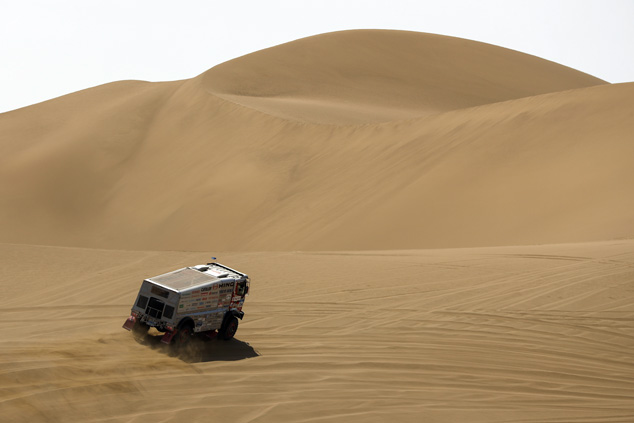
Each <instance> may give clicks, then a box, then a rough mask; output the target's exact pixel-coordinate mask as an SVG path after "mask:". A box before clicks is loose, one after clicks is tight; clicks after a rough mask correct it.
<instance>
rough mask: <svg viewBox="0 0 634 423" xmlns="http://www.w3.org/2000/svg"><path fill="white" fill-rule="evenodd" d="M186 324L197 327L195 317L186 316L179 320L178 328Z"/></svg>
mask: <svg viewBox="0 0 634 423" xmlns="http://www.w3.org/2000/svg"><path fill="white" fill-rule="evenodd" d="M186 326H191V328H192V329H194V328H195V327H196V324H195V323H194V319H192V318H191V317H184V318H183V319H182V320H181V321H180V322H178V325H177V326H176V328H177V329H182V328H184V327H186Z"/></svg>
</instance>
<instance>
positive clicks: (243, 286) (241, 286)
mask: <svg viewBox="0 0 634 423" xmlns="http://www.w3.org/2000/svg"><path fill="white" fill-rule="evenodd" d="M246 287H247V283H246V282H240V283H239V284H238V295H239V296H243V295H244V291H245V289H246Z"/></svg>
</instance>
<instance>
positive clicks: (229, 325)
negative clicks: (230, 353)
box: [219, 316, 238, 341]
mask: <svg viewBox="0 0 634 423" xmlns="http://www.w3.org/2000/svg"><path fill="white" fill-rule="evenodd" d="M237 331H238V318H237V317H236V316H227V318H226V319H225V323H224V324H223V325H222V327H221V328H220V333H219V335H220V337H221V338H222V339H224V340H225V341H228V340H230V339H231V338H233V336H234V335H235V334H236V332H237Z"/></svg>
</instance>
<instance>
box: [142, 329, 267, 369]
mask: <svg viewBox="0 0 634 423" xmlns="http://www.w3.org/2000/svg"><path fill="white" fill-rule="evenodd" d="M134 339H135V340H136V341H137V342H138V343H140V344H142V345H147V346H149V347H150V348H152V349H154V350H158V351H160V352H162V353H164V354H167V355H170V356H174V357H178V358H179V359H181V360H183V361H185V362H187V363H206V362H211V361H237V360H244V359H247V358H253V357H258V356H259V355H260V354H259V353H258V352H257V351H256V350H255V349H254V348H253V347H252V346H251V345H249V344H248V343H246V342H243V341H240V340H239V339H236V338H233V339H231V340H229V341H224V340H219V339H207V338H205V337H197V338H195V339H193V340H192V341H191V342H190V343H189V344H188V345H187V346H186V347H184V348H183V349H182V350H180V351H178V352H176V351H175V350H174V348H173V347H172V346H170V345H165V344H163V343H161V337H160V336H152V335H149V334H148V335H143V336H135V338H134Z"/></svg>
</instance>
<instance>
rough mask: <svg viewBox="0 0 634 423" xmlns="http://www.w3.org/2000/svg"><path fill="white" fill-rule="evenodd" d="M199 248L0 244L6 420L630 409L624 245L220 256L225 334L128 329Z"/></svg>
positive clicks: (630, 267) (610, 412)
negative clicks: (186, 353) (234, 283)
mask: <svg viewBox="0 0 634 423" xmlns="http://www.w3.org/2000/svg"><path fill="white" fill-rule="evenodd" d="M207 258H208V256H207V255H206V254H205V253H198V252H197V253H188V252H152V251H116V250H94V249H78V248H66V247H42V246H28V245H11V244H1V245H0V278H1V280H2V281H3V295H2V296H1V297H0V313H1V319H2V322H3V325H2V328H1V329H0V339H2V342H1V343H0V415H1V416H2V421H7V422H44V421H46V422H139V423H141V422H147V421H157V422H184V421H192V422H207V421H212V419H213V421H218V420H224V421H231V422H282V421H288V422H291V421H292V422H319V421H342V422H343V421H345V422H385V421H403V422H421V421H425V422H522V423H528V422H587V423H589V422H632V421H634V402H633V401H632V398H634V360H633V353H632V351H633V347H634V300H633V298H634V295H633V294H634V241H632V240H615V241H606V242H596V243H579V244H560V245H542V246H526V247H495V248H468V249H445V250H443V249H437V250H395V251H364V252H274V253H256V252H253V253H245V252H242V253H223V254H220V259H221V262H223V263H226V264H229V265H231V266H234V267H235V268H237V269H240V270H243V271H245V272H247V273H249V274H250V276H251V277H252V279H253V284H252V291H251V295H250V297H249V298H248V301H247V303H246V305H245V312H246V316H245V319H244V320H243V322H242V323H241V326H240V329H239V330H238V333H237V336H236V339H234V340H232V341H229V342H225V341H208V342H201V343H200V344H199V345H198V349H197V350H196V351H194V352H193V353H192V357H191V358H190V359H188V360H182V359H179V358H176V357H172V356H170V355H169V354H168V352H167V351H166V350H165V349H164V348H162V347H161V346H160V344H158V342H157V339H156V338H153V337H147V338H146V339H135V338H134V337H133V335H132V334H131V333H130V332H127V331H125V330H123V329H122V328H121V325H122V324H123V322H124V320H125V318H126V317H127V316H128V312H129V309H130V307H131V305H132V302H133V301H134V298H135V295H136V291H137V289H138V287H139V285H140V282H141V280H142V279H143V278H144V277H149V276H153V275H156V274H160V273H162V272H165V271H169V270H172V269H175V268H178V267H182V266H186V265H193V264H197V263H202V262H206V261H207Z"/></svg>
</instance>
